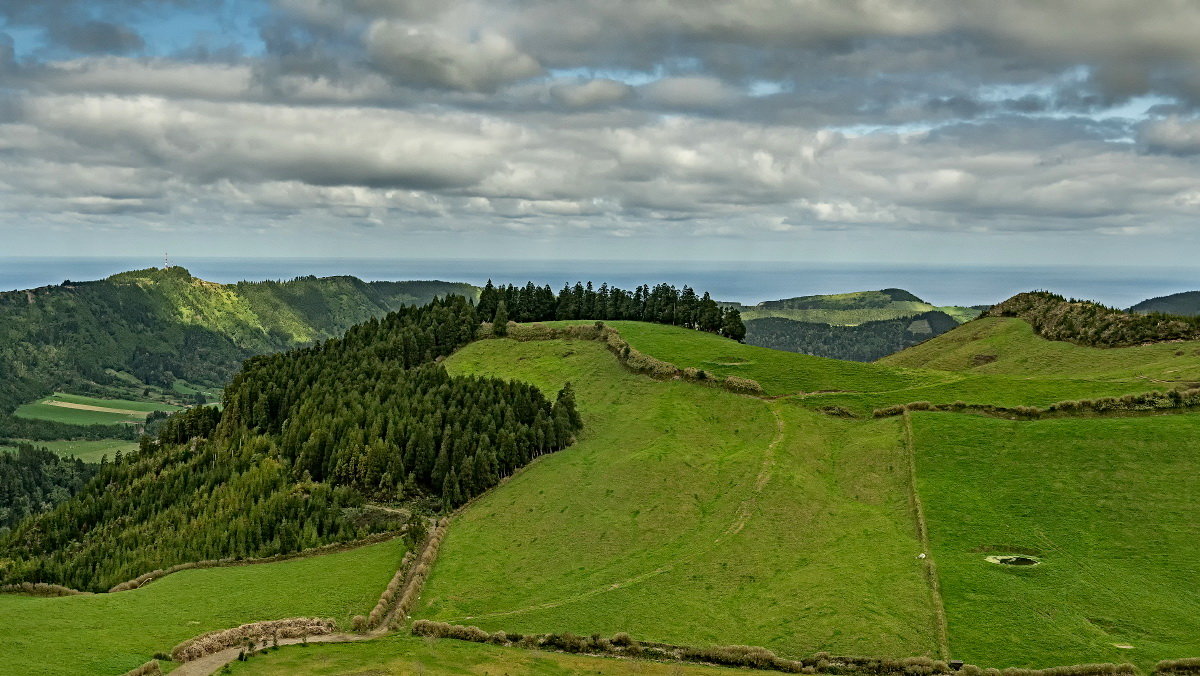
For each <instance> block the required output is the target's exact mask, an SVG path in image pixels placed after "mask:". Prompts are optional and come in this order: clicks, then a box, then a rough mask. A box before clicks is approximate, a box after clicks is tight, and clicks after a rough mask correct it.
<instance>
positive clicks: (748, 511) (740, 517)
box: [446, 395, 787, 624]
mask: <svg viewBox="0 0 1200 676" xmlns="http://www.w3.org/2000/svg"><path fill="white" fill-rule="evenodd" d="M747 396H748V395H747ZM751 398H753V399H758V400H760V401H762V402H763V403H764V404H766V406H767V407H768V409H769V410H770V411H771V415H773V416H774V417H775V435H774V437H773V438H772V439H771V441H770V443H768V444H767V447H766V449H765V450H764V451H763V459H762V466H761V467H760V468H759V471H758V475H757V476H756V477H755V480H754V486H753V487H752V488H751V490H750V493H749V494H748V495H747V496H746V497H745V499H743V500H742V502H741V503H740V504H739V505H738V508H737V510H736V511H735V512H734V518H733V521H732V522H731V523H730V524H729V526H728V527H727V528H726V529H725V530H724V531H722V533H721V534H720V535H718V536H717V537H716V539H714V540H713V543H712V545H711V546H709V547H706V548H703V549H698V550H695V551H693V552H692V553H691V554H689V555H688V556H685V557H681V558H677V559H675V560H674V561H672V562H671V563H670V564H667V565H665V566H660V567H658V568H655V569H654V570H650V571H646V572H644V573H640V574H638V575H635V576H633V577H629V578H625V579H623V580H617V581H616V582H612V583H609V584H606V585H604V586H601V587H595V588H593V589H589V590H587V591H584V592H580V593H578V594H573V595H571V596H567V597H564V598H561V599H556V600H554V601H546V602H544V603H539V604H535V605H532V606H526V607H524V608H517V609H514V610H501V611H496V612H491V613H484V614H482V615H469V616H466V617H461V618H454V619H451V620H446V621H448V622H450V623H452V624H454V623H458V622H462V621H465V620H474V619H479V618H493V617H507V616H510V615H520V614H523V613H529V612H535V611H539V610H549V609H551V608H557V607H559V606H564V605H567V604H569V603H575V602H577V601H583V600H585V599H589V598H592V597H593V596H597V595H599V594H604V593H607V592H611V591H616V590H618V589H623V588H625V587H629V586H632V585H635V584H638V583H641V582H645V581H646V580H649V579H650V578H653V577H656V576H658V575H661V574H663V573H667V572H670V571H671V570H674V569H675V568H676V567H678V566H679V565H681V564H684V563H687V562H689V561H691V560H693V559H695V558H697V557H699V556H701V555H703V554H707V553H708V552H711V551H712V550H713V549H715V548H716V547H717V546H718V545H720V544H721V543H722V542H723V541H724V540H725V539H727V538H729V537H731V536H733V535H736V534H738V533H739V532H741V530H742V529H743V528H745V527H746V524H747V523H748V522H749V520H750V517H751V516H752V515H753V512H754V506H755V505H756V504H757V503H758V497H759V495H760V494H761V493H762V492H763V489H765V488H766V486H767V484H768V483H770V481H771V476H772V474H773V472H774V469H775V449H776V448H778V446H779V444H780V442H782V441H783V438H784V432H785V430H786V429H787V425H786V424H785V423H784V421H783V416H782V415H780V413H779V409H778V405H777V404H776V403H775V402H773V401H768V400H765V399H763V398H761V397H751Z"/></svg>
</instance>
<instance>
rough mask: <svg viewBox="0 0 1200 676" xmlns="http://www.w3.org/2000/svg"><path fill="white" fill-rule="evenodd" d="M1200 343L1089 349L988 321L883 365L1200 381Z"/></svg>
mask: <svg viewBox="0 0 1200 676" xmlns="http://www.w3.org/2000/svg"><path fill="white" fill-rule="evenodd" d="M1198 357H1200V341H1180V342H1165V343H1156V344H1151V345H1135V346H1131V347H1115V348H1100V347H1085V346H1082V345H1075V344H1073V343H1068V342H1066V341H1059V340H1048V339H1046V338H1043V337H1041V336H1039V335H1037V334H1036V333H1034V329H1033V326H1031V325H1030V324H1029V323H1028V322H1026V321H1024V320H1022V319H1016V318H1007V317H984V318H981V319H977V320H975V321H972V322H970V323H968V324H964V325H963V326H960V327H958V328H957V329H954V330H953V331H950V332H949V333H946V334H945V335H941V336H938V337H937V338H934V339H933V340H930V341H928V342H926V343H922V344H921V345H917V346H915V347H911V348H909V349H907V350H905V351H903V352H900V353H898V354H894V355H891V356H889V357H884V358H883V359H881V360H879V363H880V364H881V365H886V366H899V367H905V368H930V369H941V370H945V371H957V372H968V373H979V374H996V375H1009V376H1025V377H1028V376H1032V377H1063V378H1093V379H1100V380H1116V379H1126V380H1140V381H1141V382H1144V383H1146V384H1147V388H1146V389H1151V387H1150V386H1151V385H1154V384H1156V383H1157V384H1163V383H1164V382H1165V383H1167V384H1170V383H1186V382H1194V381H1200V359H1198Z"/></svg>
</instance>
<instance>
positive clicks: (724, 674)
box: [231, 635, 746, 676]
mask: <svg viewBox="0 0 1200 676" xmlns="http://www.w3.org/2000/svg"><path fill="white" fill-rule="evenodd" d="M231 673H234V674H246V675H247V676H249V675H251V674H253V675H255V676H274V675H275V674H279V675H280V676H290V675H291V674H297V675H300V676H302V675H311V676H318V675H331V676H332V675H333V674H360V675H362V676H366V675H367V674H380V675H382V674H429V675H431V676H432V675H435V674H437V675H441V674H447V675H448V674H470V675H472V676H487V675H489V674H491V675H494V676H500V675H501V674H528V675H529V676H567V675H570V674H613V675H617V674H639V675H641V676H710V675H711V676H732V675H733V674H745V673H746V670H745V669H722V668H718V667H702V666H693V665H679V664H668V663H662V662H646V661H640V660H628V659H613V658H605V657H586V656H582V655H568V654H566V653H557V652H542V651H540V650H524V649H521V648H502V647H499V646H494V645H485V644H480V643H467V642H465V641H455V640H449V639H447V640H435V639H420V638H416V637H413V636H403V635H392V636H387V637H385V638H381V639H375V640H371V641H361V642H357V643H332V644H330V643H327V644H317V643H314V644H311V645H309V646H308V647H302V646H285V647H283V648H280V649H279V650H278V651H275V652H270V653H265V654H262V655H256V656H254V657H252V658H251V659H250V660H248V661H246V662H234V663H233V665H232V669H231Z"/></svg>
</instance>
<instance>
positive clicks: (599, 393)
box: [414, 332, 936, 656]
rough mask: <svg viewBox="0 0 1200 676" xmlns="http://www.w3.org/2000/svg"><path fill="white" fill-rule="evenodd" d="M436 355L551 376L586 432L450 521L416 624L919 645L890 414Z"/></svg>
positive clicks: (541, 350)
mask: <svg viewBox="0 0 1200 676" xmlns="http://www.w3.org/2000/svg"><path fill="white" fill-rule="evenodd" d="M687 333H688V334H690V335H694V336H697V339H698V340H702V338H700V337H701V335H702V334H698V333H695V332H687ZM725 342H727V343H728V341H725ZM730 344H731V345H736V344H733V343H730ZM737 347H738V348H742V347H745V346H737ZM763 352H769V351H766V350H764V351H763ZM786 356H788V357H798V355H786ZM816 361H827V360H816ZM446 363H447V367H448V368H449V369H450V370H451V371H452V372H453V373H458V374H487V375H494V376H501V377H506V378H518V379H521V380H526V381H530V382H533V383H535V384H537V385H538V386H539V387H542V388H544V389H545V390H546V391H555V390H557V388H558V387H560V386H561V385H562V383H563V382H565V381H568V380H569V381H571V382H573V383H574V384H575V387H576V393H577V400H578V403H579V405H580V409H581V411H582V413H583V415H584V418H585V425H586V426H585V430H584V432H583V433H582V435H581V437H580V439H579V441H578V442H577V443H576V444H575V445H574V446H572V447H571V448H569V449H567V450H564V451H562V452H559V453H557V454H554V455H551V456H546V457H544V458H542V459H540V460H538V461H537V462H536V463H534V464H533V465H531V466H530V467H528V468H527V469H526V470H525V471H524V472H522V473H520V474H519V475H517V476H516V477H514V478H513V479H512V480H510V481H509V482H507V483H506V484H504V485H502V486H500V487H498V488H497V489H496V490H494V491H493V492H491V493H489V494H487V495H485V496H483V497H482V498H481V499H480V500H479V501H478V502H477V503H475V504H473V505H472V506H471V507H470V508H469V509H467V510H466V511H465V512H464V513H463V514H462V515H461V516H460V517H458V518H457V519H456V520H455V522H454V524H453V525H452V526H451V528H450V531H449V535H448V537H447V539H446V542H445V544H444V545H443V548H442V555H441V558H440V560H439V563H438V565H437V567H436V568H435V570H434V573H433V575H432V577H431V578H430V581H429V583H428V585H427V587H426V589H425V592H424V597H423V602H422V605H421V606H420V607H419V608H418V610H417V611H416V612H415V613H414V615H415V616H420V617H426V618H430V619H437V620H446V621H458V622H466V623H470V624H477V625H479V626H482V627H485V628H488V629H492V630H495V629H506V630H514V631H523V632H533V631H538V632H543V631H555V632H560V631H574V632H576V633H580V634H590V633H593V632H600V633H605V634H611V633H615V632H617V631H628V632H630V633H631V634H633V635H635V636H638V637H639V638H645V639H649V640H664V641H672V642H679V643H688V644H700V645H703V644H728V643H746V644H754V645H763V646H766V647H769V648H772V649H775V650H778V651H780V652H781V653H784V654H793V655H798V654H807V653H811V652H814V651H818V650H822V649H825V650H830V651H834V652H849V653H871V654H887V655H897V656H900V655H911V654H918V653H933V652H934V651H935V650H936V636H935V629H934V624H933V616H932V610H931V606H930V604H929V596H928V591H927V589H926V587H925V584H924V581H923V579H922V577H921V572H920V568H919V564H918V562H917V561H916V560H915V558H914V557H915V553H916V552H917V551H919V547H918V545H917V543H916V538H915V533H914V529H913V524H912V522H911V520H910V518H909V514H908V508H907V492H906V484H905V482H906V480H907V474H906V470H905V465H904V464H903V457H902V450H901V446H900V444H899V439H900V435H899V423H898V422H897V421H895V420H884V421H872V422H869V423H859V424H848V423H844V422H841V421H837V420H833V419H830V418H828V417H825V416H821V415H818V414H814V413H812V412H810V411H808V410H805V409H804V408H802V407H800V406H795V405H790V404H787V403H782V402H779V403H770V402H766V401H763V400H759V399H754V398H750V397H743V396H737V395H734V394H731V393H728V392H725V391H723V390H719V389H716V388H706V387H702V386H697V385H692V384H688V383H684V382H656V381H653V380H651V379H649V378H646V377H643V376H637V375H633V374H630V373H628V372H626V371H625V370H624V369H623V368H622V367H621V366H620V365H619V364H618V363H617V361H616V360H615V359H614V358H613V356H612V355H611V354H609V353H608V352H607V351H606V350H605V349H604V348H603V347H602V346H601V345H600V344H599V343H596V342H592V341H575V342H572V341H545V342H529V343H519V342H515V341H509V340H491V341H483V342H479V343H475V344H472V345H470V346H468V347H466V348H464V349H463V350H461V351H459V352H458V353H457V354H455V355H454V356H452V357H451V358H450V359H449V360H447V362H446ZM851 366H857V367H862V366H863V365H851Z"/></svg>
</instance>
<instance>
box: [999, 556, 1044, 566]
mask: <svg viewBox="0 0 1200 676" xmlns="http://www.w3.org/2000/svg"><path fill="white" fill-rule="evenodd" d="M985 558H986V560H987V561H988V562H990V563H995V564H998V565H1001V566H1036V565H1038V564H1039V563H1041V561H1038V560H1037V559H1035V558H1033V557H1032V556H1023V555H1020V554H1011V555H1009V554H1006V555H1000V556H988V557H985Z"/></svg>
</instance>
